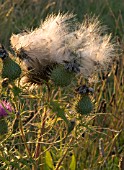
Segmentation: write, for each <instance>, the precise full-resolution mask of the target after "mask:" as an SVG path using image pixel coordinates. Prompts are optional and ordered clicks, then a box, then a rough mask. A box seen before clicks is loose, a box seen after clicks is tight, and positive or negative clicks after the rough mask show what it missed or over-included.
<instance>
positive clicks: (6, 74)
mask: <svg viewBox="0 0 124 170" xmlns="http://www.w3.org/2000/svg"><path fill="white" fill-rule="evenodd" d="M0 58H1V59H2V61H3V68H2V78H8V79H9V81H13V80H15V79H17V78H18V77H19V76H20V74H21V68H20V66H19V65H18V64H17V63H16V62H15V61H14V60H12V59H11V58H10V57H9V55H8V53H7V52H6V50H5V49H4V47H3V46H2V47H0Z"/></svg>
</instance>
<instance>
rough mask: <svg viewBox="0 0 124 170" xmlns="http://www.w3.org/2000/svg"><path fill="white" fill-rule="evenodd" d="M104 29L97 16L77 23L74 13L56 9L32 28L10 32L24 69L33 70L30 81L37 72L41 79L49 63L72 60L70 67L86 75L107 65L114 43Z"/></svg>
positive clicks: (113, 49)
mask: <svg viewBox="0 0 124 170" xmlns="http://www.w3.org/2000/svg"><path fill="white" fill-rule="evenodd" d="M105 31H106V30H105V27H104V26H101V23H100V22H99V21H98V18H95V17H92V18H90V17H89V18H86V19H84V21H83V22H82V23H81V24H79V23H78V22H76V19H75V16H74V15H73V14H70V15H69V14H64V15H63V14H60V13H59V14H58V15H57V16H56V15H50V16H48V17H47V18H46V20H45V21H44V22H42V24H41V26H40V27H39V28H36V29H35V30H34V31H29V32H24V33H22V34H17V35H12V37H11V45H12V47H13V49H14V51H15V52H16V53H17V55H18V57H20V58H21V59H22V60H23V63H24V65H25V66H26V68H27V70H28V68H32V70H33V73H34V74H32V75H31V76H29V79H27V80H29V81H30V80H31V79H36V76H37V77H38V78H37V80H38V81H40V80H42V79H44V75H45V74H46V68H48V66H51V65H54V64H55V65H57V64H58V65H61V64H64V63H65V61H66V62H69V63H70V61H72V60H74V61H76V63H78V64H79V65H78V68H76V67H77V66H76V67H75V68H73V67H72V68H73V69H71V70H75V71H80V73H82V74H83V76H84V77H86V78H89V77H90V76H91V75H92V74H94V73H95V72H98V71H100V70H105V69H107V66H108V65H110V63H111V61H112V59H113V58H114V56H115V44H114V43H112V41H111V35H107V34H106V33H105ZM75 65H76V64H73V66H75ZM67 68H69V67H68V66H67ZM56 69H58V68H56ZM69 70H70V68H69ZM29 74H30V73H29ZM33 76H34V77H33ZM65 77H66V76H65ZM57 78H58V77H57ZM59 81H60V80H59ZM60 84H61V82H60ZM67 84H68V83H67Z"/></svg>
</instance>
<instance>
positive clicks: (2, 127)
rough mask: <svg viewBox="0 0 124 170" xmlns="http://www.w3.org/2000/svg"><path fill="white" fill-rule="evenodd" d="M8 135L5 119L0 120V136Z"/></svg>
mask: <svg viewBox="0 0 124 170" xmlns="http://www.w3.org/2000/svg"><path fill="white" fill-rule="evenodd" d="M6 133H8V124H7V122H6V120H5V119H4V118H0V136H1V135H5V134H6Z"/></svg>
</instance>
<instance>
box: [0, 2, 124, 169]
mask: <svg viewBox="0 0 124 170" xmlns="http://www.w3.org/2000/svg"><path fill="white" fill-rule="evenodd" d="M96 2H97V3H96ZM123 8H124V3H123V1H122V0H120V1H119V2H117V1H116V0H110V1H109V0H82V1H81V0H78V1H76V0H72V1H70V0H67V1H64V0H60V1H58V0H55V1H53V0H49V1H43V0H41V1H40V0H27V1H25V0H18V1H16V0H13V1H11V2H10V1H9V0H6V1H2V0H1V1H0V23H1V24H0V41H1V43H2V44H4V45H5V46H6V48H7V49H10V47H9V38H10V36H11V34H12V33H18V32H22V31H24V30H27V29H32V28H35V27H36V26H38V25H39V24H40V22H41V19H44V18H45V17H46V16H47V14H49V13H52V12H53V13H54V12H55V13H58V11H61V12H67V11H69V12H74V13H75V14H77V18H78V19H79V21H81V20H82V19H83V18H84V15H85V14H86V13H88V14H89V13H90V14H91V15H93V14H94V13H95V14H96V15H99V18H100V20H101V21H102V22H103V23H104V24H106V25H107V27H108V28H109V30H108V31H110V32H112V33H113V36H114V37H115V39H116V40H117V41H118V43H120V44H121V48H122V50H123V45H124V44H123V38H124V37H123V35H124V33H123V31H124V29H123V27H124V24H123V22H124V21H123V17H124V13H123ZM121 53H122V54H121V56H120V52H119V54H118V56H117V58H119V60H118V62H115V63H113V66H112V68H111V70H110V72H109V74H108V75H102V74H101V75H99V82H97V83H95V84H91V85H92V86H93V88H94V90H95V92H94V94H93V95H92V96H91V99H92V102H93V103H94V110H93V112H92V113H91V114H89V115H87V116H82V115H79V114H78V113H76V111H75V109H74V104H75V103H74V102H75V101H76V100H77V95H76V93H75V89H74V87H75V86H74V84H71V85H70V86H69V87H67V88H59V87H55V86H54V85H53V84H52V83H51V82H49V84H47V83H44V84H43V85H42V86H40V87H38V88H35V89H33V90H32V89H31V90H29V88H28V87H23V88H22V87H21V86H20V84H19V79H18V80H17V81H16V82H15V84H16V86H17V87H18V88H15V86H14V85H13V84H11V85H9V86H8V87H6V88H2V86H1V84H0V91H1V93H0V97H1V100H2V99H7V100H9V101H10V102H11V104H12V106H13V108H14V110H13V113H11V114H10V115H9V116H8V117H7V122H8V127H9V131H8V134H6V135H4V136H1V137H0V169H2V170H4V169H6V170H10V169H13V170H17V169H24V170H29V169H32V170H33V169H34V170H35V169H44V170H51V169H53V170H57V169H61V170H69V169H70V170H83V169H86V170H112V169H113V170H119V169H120V170H123V168H124V167H121V166H122V161H121V160H122V158H123V159H124V58H123V51H122V52H121ZM0 65H1V63H0ZM1 67H2V65H1V66H0V68H1ZM0 71H1V70H0ZM82 81H83V83H87V82H86V81H85V80H84V79H83V80H82ZM1 82H2V79H1ZM74 83H75V82H74ZM77 83H78V81H77ZM51 102H55V103H57V107H58V108H59V109H58V110H54V109H53V103H51ZM55 103H54V104H55ZM60 113H61V114H60ZM66 119H67V120H68V122H67V120H66ZM72 120H75V127H74V129H73V131H71V132H70V133H69V134H68V126H69V123H70V122H71V121H72ZM39 148H40V149H39ZM123 162H124V160H123Z"/></svg>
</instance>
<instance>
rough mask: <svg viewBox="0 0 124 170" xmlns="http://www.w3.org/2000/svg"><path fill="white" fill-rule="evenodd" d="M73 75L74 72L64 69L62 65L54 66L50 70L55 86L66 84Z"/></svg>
mask: <svg viewBox="0 0 124 170" xmlns="http://www.w3.org/2000/svg"><path fill="white" fill-rule="evenodd" d="M73 77H74V73H73V72H70V71H68V70H66V69H65V68H64V66H62V65H60V66H57V67H56V68H54V69H53V70H52V72H51V79H52V80H53V82H54V83H55V85H57V86H61V87H64V86H68V85H69V84H71V81H72V79H73Z"/></svg>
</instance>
